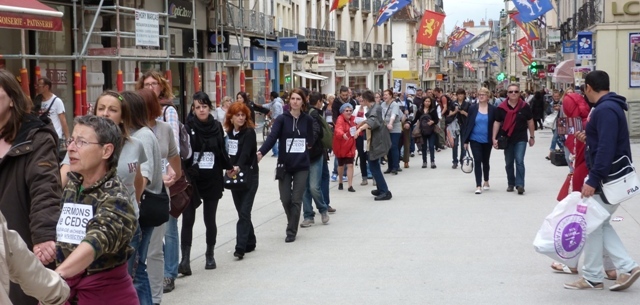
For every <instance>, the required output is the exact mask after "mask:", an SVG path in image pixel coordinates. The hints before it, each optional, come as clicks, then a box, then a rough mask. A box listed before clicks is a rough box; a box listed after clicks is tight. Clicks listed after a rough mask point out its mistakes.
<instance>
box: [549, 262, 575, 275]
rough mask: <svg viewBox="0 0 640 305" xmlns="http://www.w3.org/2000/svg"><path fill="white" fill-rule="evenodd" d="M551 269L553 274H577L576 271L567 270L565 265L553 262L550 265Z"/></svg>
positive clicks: (573, 269)
mask: <svg viewBox="0 0 640 305" xmlns="http://www.w3.org/2000/svg"><path fill="white" fill-rule="evenodd" d="M551 269H553V271H555V272H560V273H567V274H578V269H576V268H569V267H568V266H567V265H565V264H561V263H555V262H554V263H552V264H551Z"/></svg>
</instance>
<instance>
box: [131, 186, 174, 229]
mask: <svg viewBox="0 0 640 305" xmlns="http://www.w3.org/2000/svg"><path fill="white" fill-rule="evenodd" d="M170 207H171V200H170V199H169V194H167V190H166V189H165V186H164V183H163V184H162V191H161V192H160V194H154V193H152V192H149V191H147V190H144V192H143V193H142V200H141V203H140V219H139V222H140V226H142V227H157V226H160V225H162V224H163V223H165V222H167V221H169V208H170Z"/></svg>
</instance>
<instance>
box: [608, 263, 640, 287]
mask: <svg viewBox="0 0 640 305" xmlns="http://www.w3.org/2000/svg"><path fill="white" fill-rule="evenodd" d="M638 277H640V267H635V268H633V270H631V272H629V273H620V274H619V275H618V279H617V280H616V282H615V283H614V284H613V285H611V287H609V290H611V291H620V290H625V289H627V288H629V287H631V285H633V282H635V281H636V280H637V279H638Z"/></svg>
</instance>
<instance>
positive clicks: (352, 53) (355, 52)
mask: <svg viewBox="0 0 640 305" xmlns="http://www.w3.org/2000/svg"><path fill="white" fill-rule="evenodd" d="M349 57H360V42H359V41H351V42H349Z"/></svg>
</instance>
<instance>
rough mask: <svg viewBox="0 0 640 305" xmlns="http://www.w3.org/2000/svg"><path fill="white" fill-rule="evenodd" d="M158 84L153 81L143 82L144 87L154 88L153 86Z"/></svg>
mask: <svg viewBox="0 0 640 305" xmlns="http://www.w3.org/2000/svg"><path fill="white" fill-rule="evenodd" d="M158 85H159V84H158V83H157V82H154V83H145V84H144V87H145V88H155V87H158Z"/></svg>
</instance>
